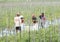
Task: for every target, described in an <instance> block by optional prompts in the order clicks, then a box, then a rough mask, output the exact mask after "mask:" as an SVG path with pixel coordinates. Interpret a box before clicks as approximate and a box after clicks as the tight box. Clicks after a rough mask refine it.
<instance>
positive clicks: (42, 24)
mask: <svg viewBox="0 0 60 42" xmlns="http://www.w3.org/2000/svg"><path fill="white" fill-rule="evenodd" d="M39 18H40V20H41V27H42V28H43V27H44V25H45V20H46V19H45V15H44V13H41V15H39Z"/></svg>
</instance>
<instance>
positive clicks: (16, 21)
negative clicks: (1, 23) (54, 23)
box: [14, 17, 20, 26]
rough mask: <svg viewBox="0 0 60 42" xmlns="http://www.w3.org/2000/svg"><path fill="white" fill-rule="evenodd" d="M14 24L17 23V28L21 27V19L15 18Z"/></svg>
mask: <svg viewBox="0 0 60 42" xmlns="http://www.w3.org/2000/svg"><path fill="white" fill-rule="evenodd" d="M14 23H15V26H20V18H19V17H14Z"/></svg>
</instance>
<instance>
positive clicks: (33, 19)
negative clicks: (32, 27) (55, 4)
mask: <svg viewBox="0 0 60 42" xmlns="http://www.w3.org/2000/svg"><path fill="white" fill-rule="evenodd" d="M32 22H33V24H35V23H37V18H36V16H35V14H32Z"/></svg>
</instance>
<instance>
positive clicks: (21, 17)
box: [19, 15, 24, 30]
mask: <svg viewBox="0 0 60 42" xmlns="http://www.w3.org/2000/svg"><path fill="white" fill-rule="evenodd" d="M19 18H20V26H21V30H23V29H24V17H23V15H20V17H19Z"/></svg>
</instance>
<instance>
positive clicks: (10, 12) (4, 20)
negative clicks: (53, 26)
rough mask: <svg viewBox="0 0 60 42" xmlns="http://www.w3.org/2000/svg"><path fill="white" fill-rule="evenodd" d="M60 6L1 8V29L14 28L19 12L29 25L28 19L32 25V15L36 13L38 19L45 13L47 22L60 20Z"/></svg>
mask: <svg viewBox="0 0 60 42" xmlns="http://www.w3.org/2000/svg"><path fill="white" fill-rule="evenodd" d="M59 7H60V6H38V5H37V6H31V7H29V5H28V6H16V7H0V13H1V14H0V27H2V28H5V27H10V28H11V27H13V26H14V17H15V15H16V13H17V12H18V11H19V12H21V14H22V15H23V16H24V17H25V23H26V24H27V23H28V19H29V21H30V23H31V15H32V14H33V13H34V14H35V15H36V17H37V18H38V16H39V14H41V12H45V16H46V19H47V20H51V19H54V18H58V17H59V16H60V14H59V13H60V8H59Z"/></svg>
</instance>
